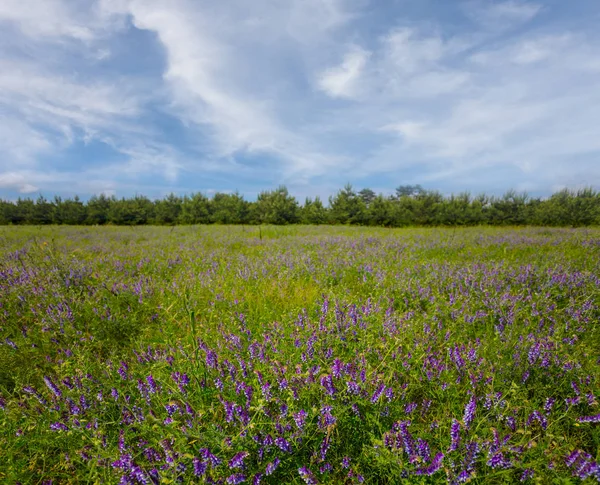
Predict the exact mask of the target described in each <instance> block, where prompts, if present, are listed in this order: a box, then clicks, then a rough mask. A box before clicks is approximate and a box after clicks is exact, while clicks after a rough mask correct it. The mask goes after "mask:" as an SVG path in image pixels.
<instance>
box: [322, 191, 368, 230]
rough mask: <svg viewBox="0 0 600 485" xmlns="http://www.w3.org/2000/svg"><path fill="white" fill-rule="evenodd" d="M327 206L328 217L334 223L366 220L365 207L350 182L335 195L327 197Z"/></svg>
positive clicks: (356, 222)
mask: <svg viewBox="0 0 600 485" xmlns="http://www.w3.org/2000/svg"><path fill="white" fill-rule="evenodd" d="M329 207H330V211H329V215H330V219H331V222H333V223H334V224H364V223H365V222H366V219H367V207H366V205H365V203H364V202H363V200H362V199H361V198H360V197H359V196H358V195H357V194H356V192H354V189H353V188H352V185H350V184H346V186H345V187H344V188H343V189H342V190H340V191H339V192H338V193H337V194H336V195H335V196H333V197H329Z"/></svg>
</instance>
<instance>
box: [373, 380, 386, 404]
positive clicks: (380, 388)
mask: <svg viewBox="0 0 600 485" xmlns="http://www.w3.org/2000/svg"><path fill="white" fill-rule="evenodd" d="M384 391H385V384H379V386H378V387H377V389H376V391H375V392H374V393H373V395H372V396H371V402H372V403H373V404H375V403H376V402H377V401H379V398H380V397H381V395H382V394H383V392H384Z"/></svg>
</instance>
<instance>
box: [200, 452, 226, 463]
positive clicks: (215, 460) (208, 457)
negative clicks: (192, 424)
mask: <svg viewBox="0 0 600 485" xmlns="http://www.w3.org/2000/svg"><path fill="white" fill-rule="evenodd" d="M200 454H201V455H202V456H203V457H204V459H205V460H207V461H208V462H209V463H210V464H211V465H212V466H219V465H220V464H221V459H220V458H218V457H216V456H215V455H213V454H212V453H211V452H210V451H209V450H208V448H202V449H201V450H200Z"/></svg>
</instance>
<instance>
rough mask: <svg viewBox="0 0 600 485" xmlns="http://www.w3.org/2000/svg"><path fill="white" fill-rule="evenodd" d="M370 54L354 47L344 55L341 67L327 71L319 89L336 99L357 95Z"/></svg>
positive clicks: (323, 74)
mask: <svg viewBox="0 0 600 485" xmlns="http://www.w3.org/2000/svg"><path fill="white" fill-rule="evenodd" d="M368 58H369V53H368V52H367V51H366V50H364V49H362V48H360V47H357V46H353V47H352V48H351V49H350V51H349V52H347V53H346V55H344V60H343V61H342V63H341V64H340V65H339V66H336V67H332V68H329V69H327V70H326V71H325V72H324V73H322V74H321V76H320V77H319V80H318V85H319V88H320V89H322V90H323V91H325V92H326V93H327V94H329V95H330V96H332V97H334V98H337V97H339V98H351V97H353V96H354V95H355V94H356V90H357V83H358V80H359V78H360V75H361V73H362V71H363V69H364V67H365V64H366V63H367V59H368Z"/></svg>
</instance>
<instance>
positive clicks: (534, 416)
mask: <svg viewBox="0 0 600 485" xmlns="http://www.w3.org/2000/svg"><path fill="white" fill-rule="evenodd" d="M534 421H537V422H538V423H540V426H541V427H542V429H543V430H545V429H546V428H547V427H548V421H547V420H546V416H544V415H543V414H542V413H540V412H539V411H534V412H532V413H531V414H530V415H529V418H528V419H527V426H530V425H531V424H532V423H533V422H534Z"/></svg>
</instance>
